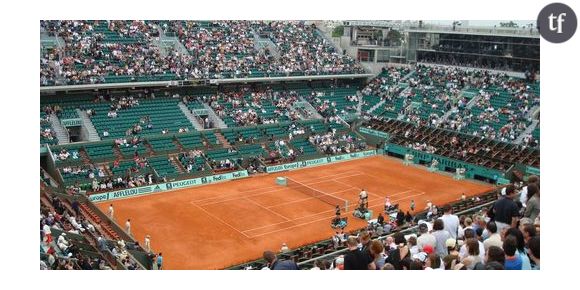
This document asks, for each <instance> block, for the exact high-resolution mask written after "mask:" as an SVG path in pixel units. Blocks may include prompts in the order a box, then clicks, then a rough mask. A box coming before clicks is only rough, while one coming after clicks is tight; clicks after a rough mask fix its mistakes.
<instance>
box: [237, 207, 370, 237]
mask: <svg viewBox="0 0 580 290" xmlns="http://www.w3.org/2000/svg"><path fill="white" fill-rule="evenodd" d="M377 200H380V198H377V199H373V200H370V201H369V203H370V202H373V201H377ZM282 205H285V203H284V204H282ZM333 211H334V209H331V210H325V211H321V212H317V213H314V214H309V215H304V216H301V217H299V218H295V219H293V220H289V221H287V222H294V221H297V220H301V219H305V218H309V217H313V216H317V215H321V214H325V213H328V212H333ZM352 211H353V210H349V211H348V212H346V213H349V212H352ZM325 219H326V218H325ZM283 223H285V222H280V223H275V224H269V225H266V226H262V227H258V228H253V229H249V230H245V231H244V233H245V232H249V231H253V230H258V229H263V228H267V227H271V226H275V225H279V224H283Z"/></svg>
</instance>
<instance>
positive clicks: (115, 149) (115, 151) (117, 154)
mask: <svg viewBox="0 0 580 290" xmlns="http://www.w3.org/2000/svg"><path fill="white" fill-rule="evenodd" d="M113 155H115V158H117V160H123V159H125V157H123V153H121V150H120V149H119V147H117V146H115V147H113Z"/></svg>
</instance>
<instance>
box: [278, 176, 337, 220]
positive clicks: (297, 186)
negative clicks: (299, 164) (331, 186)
mask: <svg viewBox="0 0 580 290" xmlns="http://www.w3.org/2000/svg"><path fill="white" fill-rule="evenodd" d="M286 186H287V187H289V188H292V189H294V190H296V191H298V192H301V193H304V194H307V195H310V196H312V197H314V198H317V199H319V200H321V201H323V202H326V203H328V204H330V205H332V206H337V205H338V206H340V208H342V209H344V211H345V212H347V211H348V200H346V199H342V198H340V197H336V196H333V195H330V194H327V193H324V192H322V191H320V190H318V189H314V188H312V187H310V186H308V185H306V184H303V183H301V182H298V181H296V180H293V179H291V178H286Z"/></svg>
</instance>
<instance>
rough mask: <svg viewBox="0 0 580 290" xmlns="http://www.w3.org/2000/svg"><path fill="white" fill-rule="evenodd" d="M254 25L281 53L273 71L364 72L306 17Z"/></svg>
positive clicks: (309, 73)
mask: <svg viewBox="0 0 580 290" xmlns="http://www.w3.org/2000/svg"><path fill="white" fill-rule="evenodd" d="M252 27H253V28H254V29H255V30H256V32H257V33H258V34H259V35H267V36H268V37H269V39H270V40H272V42H273V43H274V44H275V45H276V47H277V49H278V51H279V53H280V57H279V59H278V60H277V62H276V63H275V64H274V65H273V68H274V71H276V72H281V73H286V74H291V73H295V72H300V73H304V74H307V75H314V74H342V73H364V70H363V69H362V67H361V66H360V64H358V63H355V61H354V60H353V59H352V58H350V57H349V56H347V55H341V54H340V53H339V52H337V51H336V50H335V49H334V47H333V46H332V45H330V44H329V43H328V42H327V41H326V40H325V39H324V38H323V37H321V36H320V35H318V31H317V30H316V28H315V27H313V26H309V25H306V24H305V23H304V22H303V21H272V22H264V21H256V22H253V23H252Z"/></svg>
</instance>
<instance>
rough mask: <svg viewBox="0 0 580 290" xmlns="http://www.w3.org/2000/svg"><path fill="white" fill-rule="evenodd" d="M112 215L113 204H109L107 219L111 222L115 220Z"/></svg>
mask: <svg viewBox="0 0 580 290" xmlns="http://www.w3.org/2000/svg"><path fill="white" fill-rule="evenodd" d="M114 214H115V209H113V204H112V203H111V204H110V205H109V218H110V219H111V220H115V218H114Z"/></svg>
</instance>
